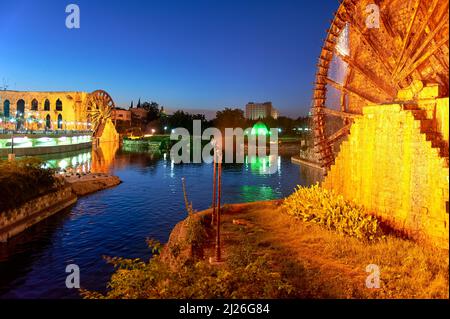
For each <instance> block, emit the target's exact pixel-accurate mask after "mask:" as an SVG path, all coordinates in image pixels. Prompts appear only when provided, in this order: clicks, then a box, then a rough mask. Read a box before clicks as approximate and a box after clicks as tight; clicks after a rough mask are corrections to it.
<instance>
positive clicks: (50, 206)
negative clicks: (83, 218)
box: [0, 186, 77, 242]
mask: <svg viewBox="0 0 450 319" xmlns="http://www.w3.org/2000/svg"><path fill="white" fill-rule="evenodd" d="M76 201H77V197H76V196H75V195H74V194H73V192H72V188H71V187H70V186H69V187H65V188H63V189H61V190H58V191H56V192H52V193H49V194H47V195H44V196H41V197H38V198H36V199H34V200H32V201H29V202H27V203H25V204H23V205H22V206H20V207H18V208H16V209H12V210H8V211H5V212H0V242H5V241H7V240H8V239H9V238H11V237H12V236H15V235H17V234H19V233H20V232H22V231H24V230H25V229H27V228H29V227H31V226H33V225H34V224H36V223H38V222H39V221H41V220H43V219H45V218H47V217H49V216H51V215H53V214H56V213H57V212H59V211H61V210H63V209H64V208H67V207H69V206H70V205H72V204H74V203H75V202H76Z"/></svg>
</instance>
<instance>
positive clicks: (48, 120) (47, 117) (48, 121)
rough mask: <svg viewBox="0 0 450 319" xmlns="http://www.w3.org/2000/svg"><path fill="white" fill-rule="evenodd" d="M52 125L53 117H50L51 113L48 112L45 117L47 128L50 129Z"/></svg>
mask: <svg viewBox="0 0 450 319" xmlns="http://www.w3.org/2000/svg"><path fill="white" fill-rule="evenodd" d="M51 127H52V118H51V117H50V114H47V116H46V117H45V128H46V129H49V128H51Z"/></svg>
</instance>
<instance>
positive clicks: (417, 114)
mask: <svg viewBox="0 0 450 319" xmlns="http://www.w3.org/2000/svg"><path fill="white" fill-rule="evenodd" d="M404 110H406V111H410V112H411V114H412V115H413V117H414V119H415V120H416V121H418V122H420V132H421V133H422V134H425V136H426V140H427V141H429V142H431V147H432V148H436V149H438V151H439V152H438V153H439V156H440V157H441V158H443V159H444V167H445V168H448V167H449V147H448V143H447V142H446V141H445V140H444V139H443V137H442V134H441V133H440V132H438V131H437V129H436V121H435V120H433V119H429V118H428V117H427V111H425V110H422V109H419V108H418V107H417V106H412V105H410V106H405V107H404Z"/></svg>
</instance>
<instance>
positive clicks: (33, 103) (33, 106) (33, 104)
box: [31, 99, 39, 111]
mask: <svg viewBox="0 0 450 319" xmlns="http://www.w3.org/2000/svg"><path fill="white" fill-rule="evenodd" d="M38 109H39V102H38V100H36V99H33V100H32V101H31V111H37V110H38Z"/></svg>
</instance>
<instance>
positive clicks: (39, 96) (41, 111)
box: [0, 91, 91, 131]
mask: <svg viewBox="0 0 450 319" xmlns="http://www.w3.org/2000/svg"><path fill="white" fill-rule="evenodd" d="M88 97H89V93H86V92H27V91H0V119H1V121H2V122H3V126H5V127H7V128H10V129H11V128H13V127H15V128H21V129H29V130H45V129H48V130H80V131H82V130H90V129H91V127H90V126H91V125H90V122H89V121H88V116H87V112H86V103H87V99H88ZM8 125H9V126H8Z"/></svg>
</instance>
